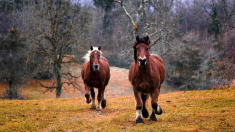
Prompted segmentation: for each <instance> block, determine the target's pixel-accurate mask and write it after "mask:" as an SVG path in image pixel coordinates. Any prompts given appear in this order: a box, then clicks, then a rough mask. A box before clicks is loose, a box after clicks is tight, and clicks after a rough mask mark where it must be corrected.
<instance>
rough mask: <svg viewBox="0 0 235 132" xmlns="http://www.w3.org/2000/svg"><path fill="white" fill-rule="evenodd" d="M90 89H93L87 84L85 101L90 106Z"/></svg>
mask: <svg viewBox="0 0 235 132" xmlns="http://www.w3.org/2000/svg"><path fill="white" fill-rule="evenodd" d="M90 89H91V87H89V86H88V85H87V84H85V99H86V102H87V103H88V104H89V103H90V102H91V98H90Z"/></svg>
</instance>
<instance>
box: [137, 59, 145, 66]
mask: <svg viewBox="0 0 235 132" xmlns="http://www.w3.org/2000/svg"><path fill="white" fill-rule="evenodd" d="M146 61H147V60H146V58H143V59H142V58H139V65H140V66H144V65H146Z"/></svg>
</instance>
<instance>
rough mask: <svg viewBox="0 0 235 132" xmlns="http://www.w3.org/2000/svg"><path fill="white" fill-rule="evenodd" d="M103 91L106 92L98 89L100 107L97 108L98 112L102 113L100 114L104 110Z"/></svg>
mask: <svg viewBox="0 0 235 132" xmlns="http://www.w3.org/2000/svg"><path fill="white" fill-rule="evenodd" d="M103 91H104V89H103V88H98V96H97V100H98V106H97V109H96V111H100V112H101V110H102V107H101V102H102V98H103Z"/></svg>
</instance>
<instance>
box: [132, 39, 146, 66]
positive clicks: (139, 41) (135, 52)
mask: <svg viewBox="0 0 235 132" xmlns="http://www.w3.org/2000/svg"><path fill="white" fill-rule="evenodd" d="M137 37H138V38H139V36H137ZM137 37H136V38H137ZM146 37H147V36H146ZM146 37H140V38H139V39H136V41H135V43H134V44H133V49H134V59H135V62H136V61H137V55H136V54H137V50H136V46H137V45H138V44H140V43H144V44H146V45H148V46H149V44H150V40H149V41H146ZM148 39H149V38H148Z"/></svg>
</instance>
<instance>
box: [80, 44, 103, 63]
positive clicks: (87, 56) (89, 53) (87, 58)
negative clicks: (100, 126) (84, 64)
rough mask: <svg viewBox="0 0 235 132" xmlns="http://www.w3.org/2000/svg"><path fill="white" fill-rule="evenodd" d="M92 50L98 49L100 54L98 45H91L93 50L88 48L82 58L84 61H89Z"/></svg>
mask: <svg viewBox="0 0 235 132" xmlns="http://www.w3.org/2000/svg"><path fill="white" fill-rule="evenodd" d="M93 51H98V52H100V54H102V52H101V50H99V49H98V47H93V50H88V51H87V53H86V55H84V56H83V57H82V58H83V59H85V60H86V61H89V60H90V56H91V53H92V52H93Z"/></svg>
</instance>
